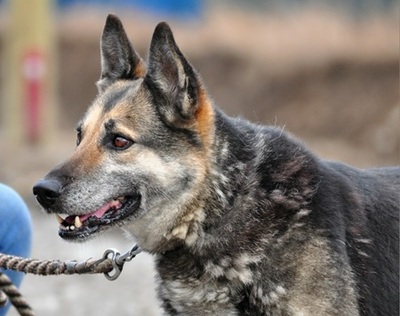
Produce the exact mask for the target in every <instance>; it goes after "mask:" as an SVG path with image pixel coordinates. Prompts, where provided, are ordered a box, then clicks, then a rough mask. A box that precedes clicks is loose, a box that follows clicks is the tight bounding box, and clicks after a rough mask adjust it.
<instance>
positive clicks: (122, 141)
mask: <svg viewBox="0 0 400 316" xmlns="http://www.w3.org/2000/svg"><path fill="white" fill-rule="evenodd" d="M112 145H113V147H114V148H116V149H126V148H128V147H129V146H130V145H132V141H130V140H128V139H126V138H124V137H122V136H115V137H114V138H113V140H112Z"/></svg>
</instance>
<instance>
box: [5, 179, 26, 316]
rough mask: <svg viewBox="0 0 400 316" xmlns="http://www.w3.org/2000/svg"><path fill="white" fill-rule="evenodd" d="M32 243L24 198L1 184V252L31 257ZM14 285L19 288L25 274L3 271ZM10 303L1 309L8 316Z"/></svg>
mask: <svg viewBox="0 0 400 316" xmlns="http://www.w3.org/2000/svg"><path fill="white" fill-rule="evenodd" d="M31 242H32V225H31V217H30V214H29V211H28V208H27V207H26V205H25V203H24V201H23V200H22V198H21V197H20V196H19V195H18V193H16V192H15V191H14V190H13V189H11V188H10V187H8V186H6V185H4V184H1V183H0V252H1V253H6V254H10V255H16V256H21V257H29V255H30V250H31ZM2 272H4V273H5V274H7V276H8V277H9V278H10V279H11V281H12V282H13V283H14V285H16V286H19V285H20V284H21V281H22V277H23V276H24V273H23V272H16V271H11V270H5V271H4V270H2ZM9 307H10V303H8V304H7V305H6V306H5V307H0V316H3V315H6V313H7V310H8V308H9Z"/></svg>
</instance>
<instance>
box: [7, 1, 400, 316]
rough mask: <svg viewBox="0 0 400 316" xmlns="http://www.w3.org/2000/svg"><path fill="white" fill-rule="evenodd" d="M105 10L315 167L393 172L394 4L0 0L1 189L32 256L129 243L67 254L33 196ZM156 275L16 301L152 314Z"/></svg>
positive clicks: (69, 120)
mask: <svg viewBox="0 0 400 316" xmlns="http://www.w3.org/2000/svg"><path fill="white" fill-rule="evenodd" d="M109 12H113V13H116V14H117V15H119V17H120V18H121V19H122V21H123V23H124V25H125V29H126V31H127V33H128V36H129V37H130V39H131V40H132V43H133V46H134V47H135V49H136V50H137V51H138V52H139V53H140V54H141V55H142V56H143V57H146V56H147V50H148V46H149V43H150V39H151V35H152V32H153V30H154V27H155V25H156V24H157V23H158V22H159V21H161V20H165V21H168V22H169V23H170V25H171V26H172V28H173V31H174V34H175V38H176V41H177V43H178V45H179V46H180V48H181V50H182V51H183V52H184V54H185V55H186V56H187V57H188V59H189V60H190V61H191V63H192V64H193V65H194V67H195V68H196V69H197V70H198V71H199V72H200V74H201V75H202V77H203V79H204V81H205V83H206V85H207V87H208V90H209V93H210V94H211V95H212V97H213V99H214V100H215V102H216V104H218V106H220V107H221V108H222V109H224V110H225V111H226V112H227V113H228V114H230V115H233V116H242V117H245V118H248V119H250V120H252V121H255V122H258V123H262V124H271V125H277V126H284V127H285V130H286V131H289V132H292V133H293V134H295V135H296V136H298V137H299V138H301V139H302V140H303V141H304V143H305V144H306V145H307V146H309V147H310V148H311V149H312V150H313V151H314V152H316V153H317V154H318V155H320V156H321V157H323V158H326V159H331V160H342V161H344V162H346V163H348V164H352V165H354V166H356V167H372V166H379V165H380V166H382V165H394V164H399V143H400V142H399V134H400V133H399V132H400V124H399V122H400V103H399V3H398V1H395V0H346V1H342V0H336V1H328V0H236V1H232V0H231V1H228V0H226V1H222V0H217V1H212V0H208V1H205V0H170V1H167V0H166V1H161V0H116V1H101V0H90V1H79V0H58V1H55V0H30V1H24V0H8V1H4V0H0V182H3V183H6V184H8V185H10V186H12V187H13V188H14V189H16V190H17V191H18V192H19V193H20V194H21V195H22V196H23V198H24V199H25V201H26V202H27V203H28V205H29V207H30V210H31V214H32V219H33V224H34V227H35V230H34V234H35V235H34V243H33V253H32V256H33V257H35V258H40V259H60V260H67V259H78V260H84V259H87V258H88V257H95V258H99V257H101V256H102V253H103V252H104V250H105V249H106V248H110V247H113V248H117V249H119V250H120V251H121V252H123V251H126V250H128V249H129V248H130V247H131V244H132V241H129V240H126V239H125V238H124V236H123V234H122V233H121V232H120V231H113V232H111V233H109V234H107V235H105V236H103V237H100V238H98V239H96V240H94V241H91V242H89V243H86V244H84V245H80V244H68V243H66V242H64V241H62V240H61V239H60V238H58V236H57V224H56V221H55V220H54V219H53V218H49V217H48V216H47V215H45V214H43V213H42V212H40V210H39V208H38V206H37V205H36V203H35V201H34V199H33V197H32V194H31V188H32V186H33V184H34V183H35V182H36V181H37V180H38V179H39V178H41V177H42V176H43V175H44V174H45V173H47V171H48V170H49V169H50V168H52V167H53V166H54V165H55V164H56V163H58V162H60V161H62V160H63V159H65V158H66V157H67V156H68V155H69V154H70V153H71V152H72V151H73V149H74V146H75V131H74V128H75V125H76V123H77V122H78V120H79V118H80V117H81V115H82V114H83V113H84V111H85V110H86V108H87V107H88V105H90V103H91V101H92V100H93V99H94V97H95V95H96V93H97V90H96V87H95V82H96V81H97V80H98V78H99V76H100V56H99V39H100V35H101V32H102V29H103V26H104V21H105V18H106V16H107V14H108V13H109ZM0 220H1V219H0ZM154 274H155V273H154V268H153V262H152V258H151V257H150V256H149V255H147V254H140V255H139V256H138V257H137V258H135V259H134V260H133V261H132V262H131V263H129V264H127V265H126V266H125V269H124V272H123V274H122V277H121V278H120V279H118V280H117V281H114V282H109V281H107V280H106V279H105V278H104V277H103V276H101V275H100V276H59V277H37V276H27V277H26V279H25V282H24V284H23V286H22V292H23V294H24V295H25V296H26V297H27V299H28V301H29V302H30V304H31V305H32V306H33V307H34V309H35V310H36V312H37V314H38V315H44V316H47V315H48V316H50V315H86V316H91V315H111V314H112V313H116V314H117V315H159V314H160V312H159V309H158V303H157V300H156V294H155V290H154V288H155V281H154ZM10 315H17V314H16V312H15V310H11V312H10Z"/></svg>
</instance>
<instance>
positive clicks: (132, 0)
mask: <svg viewBox="0 0 400 316" xmlns="http://www.w3.org/2000/svg"><path fill="white" fill-rule="evenodd" d="M58 5H59V7H60V8H66V7H69V6H71V5H97V6H104V7H109V6H111V5H112V6H113V7H130V8H137V9H141V10H144V11H148V12H150V13H153V14H162V15H169V16H176V17H182V18H196V17H199V16H200V15H201V13H202V10H203V0H116V1H112V2H111V1H108V0H58Z"/></svg>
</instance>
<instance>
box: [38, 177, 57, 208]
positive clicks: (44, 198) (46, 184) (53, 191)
mask: <svg viewBox="0 0 400 316" xmlns="http://www.w3.org/2000/svg"><path fill="white" fill-rule="evenodd" d="M61 189H62V186H61V183H60V182H59V181H57V180H40V181H39V182H37V183H36V184H35V186H34V187H33V194H34V195H36V199H37V200H38V202H39V203H40V204H41V205H42V206H43V207H44V208H49V207H51V206H53V205H54V203H55V202H56V200H57V198H58V197H59V196H60V195H61Z"/></svg>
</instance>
